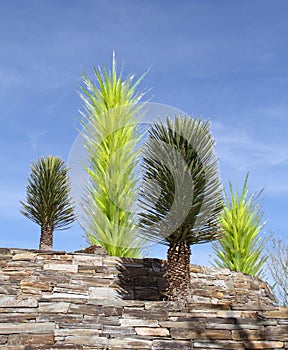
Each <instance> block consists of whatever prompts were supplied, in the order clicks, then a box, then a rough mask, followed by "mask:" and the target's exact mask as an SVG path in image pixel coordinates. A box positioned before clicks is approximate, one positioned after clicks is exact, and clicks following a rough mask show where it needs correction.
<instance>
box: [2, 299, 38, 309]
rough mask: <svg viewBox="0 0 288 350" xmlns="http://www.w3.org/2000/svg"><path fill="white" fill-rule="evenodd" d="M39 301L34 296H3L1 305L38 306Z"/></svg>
mask: <svg viewBox="0 0 288 350" xmlns="http://www.w3.org/2000/svg"><path fill="white" fill-rule="evenodd" d="M37 306H38V301H37V299H36V298H33V297H23V296H4V297H3V296H1V297H0V307H5V308H7V307H37Z"/></svg>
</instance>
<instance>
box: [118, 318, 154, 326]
mask: <svg viewBox="0 0 288 350" xmlns="http://www.w3.org/2000/svg"><path fill="white" fill-rule="evenodd" d="M120 325H121V326H122V327H160V326H159V323H158V321H152V320H142V319H137V318H126V319H120Z"/></svg>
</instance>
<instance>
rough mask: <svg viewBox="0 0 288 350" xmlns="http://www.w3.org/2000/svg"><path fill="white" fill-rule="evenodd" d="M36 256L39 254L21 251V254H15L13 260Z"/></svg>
mask: <svg viewBox="0 0 288 350" xmlns="http://www.w3.org/2000/svg"><path fill="white" fill-rule="evenodd" d="M35 256H37V254H35V253H30V252H26V253H19V254H15V255H14V256H13V257H12V259H11V260H12V261H19V260H33V259H34V258H35Z"/></svg>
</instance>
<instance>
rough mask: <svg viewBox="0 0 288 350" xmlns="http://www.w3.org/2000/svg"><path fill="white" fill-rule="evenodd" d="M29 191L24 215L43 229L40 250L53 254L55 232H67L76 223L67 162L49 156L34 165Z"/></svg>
mask: <svg viewBox="0 0 288 350" xmlns="http://www.w3.org/2000/svg"><path fill="white" fill-rule="evenodd" d="M26 190H27V197H26V202H24V201H21V202H20V203H21V205H22V209H21V213H22V214H23V215H25V216H26V217H27V218H28V219H30V220H32V221H33V222H35V223H36V224H38V225H40V226H41V236H40V244H39V249H42V250H52V248H53V232H54V230H63V229H67V228H68V227H69V225H70V224H71V223H72V222H73V221H74V220H75V215H74V205H73V203H72V200H71V197H70V183H69V179H68V169H67V167H66V166H65V163H64V161H63V160H61V158H59V157H55V156H48V157H46V158H44V157H42V158H40V159H38V160H36V161H35V162H33V163H32V165H31V173H30V178H29V179H28V185H27V188H26Z"/></svg>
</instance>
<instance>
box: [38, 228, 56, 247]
mask: <svg viewBox="0 0 288 350" xmlns="http://www.w3.org/2000/svg"><path fill="white" fill-rule="evenodd" d="M52 247H53V226H52V225H42V226H41V237H40V244H39V249H40V250H52Z"/></svg>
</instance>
